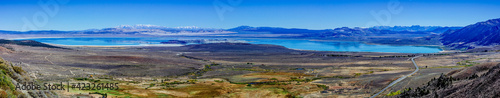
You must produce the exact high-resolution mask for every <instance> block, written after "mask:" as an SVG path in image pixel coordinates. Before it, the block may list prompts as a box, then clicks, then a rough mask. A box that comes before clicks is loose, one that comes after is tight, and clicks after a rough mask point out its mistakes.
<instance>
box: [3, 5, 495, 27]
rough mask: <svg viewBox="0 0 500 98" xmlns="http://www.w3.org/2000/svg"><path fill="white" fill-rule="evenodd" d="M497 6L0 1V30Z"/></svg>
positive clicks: (360, 17)
mask: <svg viewBox="0 0 500 98" xmlns="http://www.w3.org/2000/svg"><path fill="white" fill-rule="evenodd" d="M229 1H233V2H229ZM39 2H41V4H39ZM214 2H217V3H214ZM47 5H49V6H47ZM221 6H223V8H219V7H221ZM44 8H48V9H45V10H44ZM216 8H218V9H219V10H217V9H216ZM54 9H58V10H54ZM224 10H225V12H224ZM391 11H392V12H391ZM499 11H500V1H499V0H0V30H15V31H24V30H85V29H100V28H106V27H116V26H119V25H135V24H152V25H160V26H168V27H178V26H198V27H207V28H224V29H227V28H233V27H237V26H241V25H248V26H272V27H286V28H307V29H332V28H337V27H366V26H373V25H385V26H395V25H401V26H409V25H425V26H466V25H469V24H473V23H476V22H480V21H485V20H488V19H494V18H500V13H499ZM384 12H386V13H384ZM387 16H390V18H388V17H387ZM377 19H378V20H377Z"/></svg>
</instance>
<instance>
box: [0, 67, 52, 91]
mask: <svg viewBox="0 0 500 98" xmlns="http://www.w3.org/2000/svg"><path fill="white" fill-rule="evenodd" d="M0 71H1V72H0V98H32V97H33V98H40V97H42V98H47V97H50V98H54V97H57V95H56V94H55V93H53V92H51V91H38V90H18V89H16V84H17V83H23V82H33V81H35V80H34V79H32V78H30V77H29V76H27V73H26V72H25V71H24V70H23V69H22V68H21V67H18V66H12V64H10V63H8V62H6V61H4V60H3V59H2V58H0Z"/></svg>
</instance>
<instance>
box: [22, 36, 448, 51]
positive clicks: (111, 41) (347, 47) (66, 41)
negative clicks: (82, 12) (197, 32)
mask: <svg viewBox="0 0 500 98" xmlns="http://www.w3.org/2000/svg"><path fill="white" fill-rule="evenodd" d="M191 39H214V38H156V37H154V38H149V37H148V38H33V39H29V40H35V41H39V42H43V43H49V44H59V45H76V46H134V45H160V42H166V41H168V40H191ZM217 39H232V38H217ZM23 40H24V39H23ZM233 40H240V41H246V42H247V43H252V44H273V45H281V46H284V47H287V48H291V49H299V50H317V51H349V52H393V53H436V52H439V51H442V50H441V49H440V48H439V47H427V46H391V45H369V44H364V43H361V42H346V41H311V40H298V39H297V40H296V39H243V38H235V39H233Z"/></svg>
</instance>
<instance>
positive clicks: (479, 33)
mask: <svg viewBox="0 0 500 98" xmlns="http://www.w3.org/2000/svg"><path fill="white" fill-rule="evenodd" d="M441 41H442V43H443V45H446V46H449V47H453V48H457V49H460V48H462V49H471V48H474V47H481V46H495V45H500V18H499V19H491V20H488V21H484V22H478V23H476V24H472V25H468V26H466V27H464V28H462V29H458V30H450V31H448V32H446V33H444V34H443V35H442V38H441Z"/></svg>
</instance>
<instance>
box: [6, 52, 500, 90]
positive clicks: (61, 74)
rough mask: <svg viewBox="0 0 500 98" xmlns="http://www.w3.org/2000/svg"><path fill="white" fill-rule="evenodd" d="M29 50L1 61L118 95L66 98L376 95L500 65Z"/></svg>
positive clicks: (457, 59)
mask: <svg viewBox="0 0 500 98" xmlns="http://www.w3.org/2000/svg"><path fill="white" fill-rule="evenodd" d="M60 47H64V48H66V49H59V48H44V47H29V46H19V45H12V44H4V45H2V46H1V47H0V57H2V58H4V59H5V60H6V61H10V62H12V64H13V65H14V66H20V67H22V68H23V69H24V70H25V71H26V72H27V73H28V74H27V75H28V76H29V77H32V78H34V79H37V80H39V81H41V82H50V83H58V82H68V81H69V82H71V83H118V84H117V85H118V86H119V87H120V88H119V89H116V90H75V89H72V90H69V91H57V93H58V95H60V96H62V97H71V96H74V97H76V96H102V95H103V94H106V95H107V96H108V97H110V96H111V97H115V96H116V97H154V96H156V97H246V98H248V97H250V98H255V97H294V96H295V97H370V96H371V95H373V94H375V93H377V92H379V91H380V90H381V89H382V88H384V87H385V86H387V85H388V84H389V83H390V82H392V81H394V80H396V79H397V78H399V77H402V76H403V75H406V74H409V73H411V72H412V71H413V70H414V69H415V68H414V66H413V64H412V62H411V60H409V58H411V57H413V56H416V55H424V56H423V57H420V58H418V59H415V61H416V63H417V64H418V65H419V67H420V68H421V70H420V71H418V72H417V73H416V74H414V75H412V76H410V77H408V78H406V79H405V80H403V81H401V82H400V83H398V84H396V85H395V86H393V87H391V88H390V89H388V90H387V91H385V92H384V93H382V94H381V95H380V96H379V97H383V96H386V94H388V93H389V92H395V91H397V90H401V89H404V88H407V87H418V86H422V85H423V84H424V83H426V82H427V81H429V80H431V79H432V78H435V77H439V75H441V73H448V72H449V71H451V70H455V69H460V68H463V67H469V66H474V65H477V64H480V63H485V62H494V61H500V54H498V52H496V51H490V52H474V53H455V52H450V53H434V54H404V53H367V52H324V51H301V50H291V49H287V48H284V47H281V46H275V45H255V44H227V43H225V44H202V45H188V46H182V47H157V46H149V47H148V46H146V47H144V46H141V47H77V46H60Z"/></svg>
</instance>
